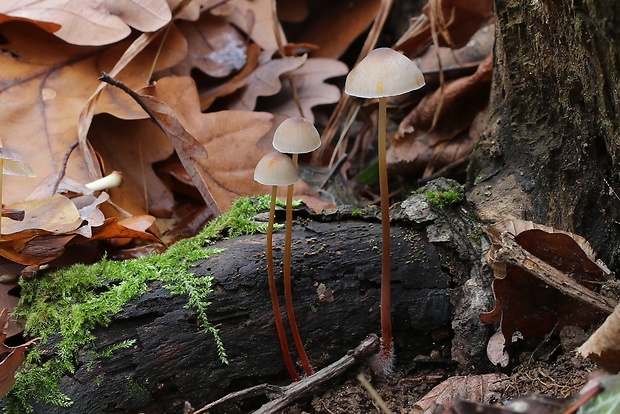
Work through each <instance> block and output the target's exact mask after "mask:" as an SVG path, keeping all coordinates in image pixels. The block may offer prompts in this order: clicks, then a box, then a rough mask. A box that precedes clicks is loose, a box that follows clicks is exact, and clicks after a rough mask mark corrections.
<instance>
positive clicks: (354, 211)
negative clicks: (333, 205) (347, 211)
mask: <svg viewBox="0 0 620 414" xmlns="http://www.w3.org/2000/svg"><path fill="white" fill-rule="evenodd" d="M361 216H362V210H360V209H359V208H354V209H351V217H361Z"/></svg>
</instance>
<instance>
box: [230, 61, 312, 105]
mask: <svg viewBox="0 0 620 414" xmlns="http://www.w3.org/2000/svg"><path fill="white" fill-rule="evenodd" d="M271 55H272V52H271V51H265V52H263V53H262V54H261V56H260V58H259V62H262V63H261V64H260V66H259V67H258V68H256V70H254V71H253V72H252V73H251V74H250V75H249V76H248V77H247V78H246V85H245V86H244V87H243V88H241V90H240V96H239V97H238V99H236V100H234V101H233V102H232V103H231V104H230V105H229V106H228V109H235V110H246V111H252V110H253V109H254V108H255V107H256V100H257V99H258V97H259V96H272V95H275V94H277V93H278V92H280V90H281V89H282V82H281V81H280V75H282V74H283V73H286V72H290V71H292V70H294V69H297V68H299V67H301V66H302V65H303V64H304V62H306V59H307V57H306V56H300V57H284V58H282V59H274V60H271Z"/></svg>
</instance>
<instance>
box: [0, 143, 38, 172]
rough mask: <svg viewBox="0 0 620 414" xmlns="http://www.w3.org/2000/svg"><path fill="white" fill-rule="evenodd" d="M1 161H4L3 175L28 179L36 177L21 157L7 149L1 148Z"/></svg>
mask: <svg viewBox="0 0 620 414" xmlns="http://www.w3.org/2000/svg"><path fill="white" fill-rule="evenodd" d="M0 161H2V173H3V174H7V175H21V176H26V177H34V176H35V175H36V174H35V173H34V171H33V170H32V167H31V166H30V164H28V162H27V161H26V160H25V159H24V158H23V157H22V156H21V155H19V154H17V153H15V152H13V151H11V150H8V149H6V148H0Z"/></svg>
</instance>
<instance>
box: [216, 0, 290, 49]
mask: <svg viewBox="0 0 620 414" xmlns="http://www.w3.org/2000/svg"><path fill="white" fill-rule="evenodd" d="M234 4H235V9H234V10H233V12H232V13H230V14H229V15H228V19H229V20H230V22H231V23H232V24H234V25H235V26H237V27H238V28H239V29H241V30H242V31H243V32H244V33H246V34H247V35H248V36H250V38H251V39H252V40H253V41H254V42H256V43H257V44H258V45H259V46H260V47H261V48H262V49H263V50H271V51H274V50H276V49H277V48H278V43H277V42H276V37H275V27H277V28H278V32H279V36H280V39H281V40H282V44H286V43H287V41H286V36H285V35H284V31H282V27H280V23H279V22H274V20H273V11H272V8H271V7H272V0H235V3H234Z"/></svg>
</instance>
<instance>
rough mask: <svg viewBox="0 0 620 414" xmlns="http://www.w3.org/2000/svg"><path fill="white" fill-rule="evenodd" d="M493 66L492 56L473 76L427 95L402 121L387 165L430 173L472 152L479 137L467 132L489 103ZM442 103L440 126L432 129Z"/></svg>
mask: <svg viewBox="0 0 620 414" xmlns="http://www.w3.org/2000/svg"><path fill="white" fill-rule="evenodd" d="M492 69H493V60H492V59H491V57H490V56H489V57H488V58H487V59H486V61H485V62H484V63H483V64H481V65H480V66H479V68H478V70H477V71H476V73H474V74H473V75H471V76H467V77H463V78H459V79H457V80H454V81H451V82H447V83H446V85H445V89H444V91H443V92H442V91H441V89H439V90H437V91H435V92H434V93H432V94H430V95H427V96H426V97H424V98H423V99H422V101H421V102H420V103H419V104H418V105H417V106H416V107H415V108H414V109H413V110H412V111H411V112H410V113H409V114H408V115H407V116H406V117H405V118H404V119H403V120H402V122H401V123H400V126H399V128H398V132H397V133H396V134H395V135H394V138H393V140H392V143H391V145H390V148H389V149H388V153H387V163H388V168H389V169H390V170H391V171H394V172H397V173H398V174H405V175H406V174H411V173H413V174H421V175H423V176H428V175H431V174H432V173H433V172H435V171H437V170H438V169H440V168H442V167H444V166H446V165H448V164H450V163H452V162H454V161H456V160H458V159H460V158H462V157H464V156H467V155H469V154H470V153H471V150H472V149H473V146H474V145H475V144H476V142H477V141H478V137H477V136H471V135H470V134H468V133H467V131H468V130H469V128H470V126H471V125H472V123H473V120H474V119H475V118H476V116H477V115H478V114H480V113H481V112H483V111H484V110H485V108H486V106H487V103H488V99H489V90H490V86H491V75H492ZM440 104H441V112H440V114H439V118H438V121H437V125H436V126H435V128H434V129H432V130H431V126H432V124H433V117H434V116H435V112H436V110H437V108H438V106H439V105H440Z"/></svg>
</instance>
